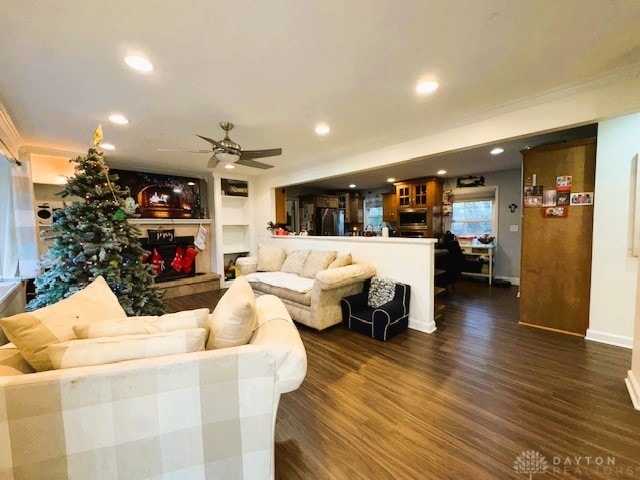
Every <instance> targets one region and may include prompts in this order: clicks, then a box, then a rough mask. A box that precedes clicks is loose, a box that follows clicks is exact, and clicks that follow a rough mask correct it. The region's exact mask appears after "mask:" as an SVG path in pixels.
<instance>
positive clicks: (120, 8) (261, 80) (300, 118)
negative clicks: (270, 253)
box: [0, 0, 640, 177]
mask: <svg viewBox="0 0 640 480" xmlns="http://www.w3.org/2000/svg"><path fill="white" fill-rule="evenodd" d="M638 24H640V2H638V1H637V0H611V1H607V2H604V1H600V0H563V1H561V2H543V1H540V0H520V1H517V2H514V1H513V0H483V1H481V2H480V1H477V0H457V1H455V2H446V1H439V0H438V1H436V0H396V1H383V0H349V1H344V0H323V1H315V0H313V1H293V0H288V1H285V0H274V1H270V2H256V1H242V0H240V1H224V2H223V1H213V0H191V1H189V2H179V1H175V0H135V1H131V0H109V1H102V2H98V1H94V0H90V1H87V0H64V1H60V2H37V4H36V3H34V2H27V1H23V2H18V1H14V2H4V3H3V6H2V12H1V15H0V100H1V101H2V102H3V103H4V105H5V107H6V108H7V110H8V112H9V114H10V115H11V117H12V119H13V121H14V123H15V125H16V127H17V128H18V130H19V131H20V133H21V134H22V137H23V139H24V141H25V143H26V144H27V145H30V146H36V147H47V148H57V149H61V150H65V151H85V150H86V149H87V147H88V146H89V144H90V141H91V132H92V131H93V129H94V128H95V125H96V124H98V123H102V124H103V127H104V131H105V141H108V142H110V143H113V144H115V145H116V146H117V150H116V151H115V152H108V153H107V155H106V157H107V159H108V161H109V163H110V164H112V165H115V166H136V167H137V168H146V169H151V170H160V171H163V170H164V171H172V172H184V173H200V174H202V173H204V172H206V164H207V162H208V159H209V155H207V154H191V155H190V154H176V153H160V152H157V150H156V149H157V148H178V149H187V150H197V149H202V148H207V144H206V143H205V142H204V141H202V140H200V139H198V138H197V137H195V136H194V135H193V133H199V134H202V135H205V136H209V137H212V138H215V139H220V138H221V137H222V131H221V130H220V129H219V128H218V126H217V124H218V122H219V121H221V120H229V121H233V122H234V123H235V124H236V129H235V130H234V131H233V132H232V135H231V138H232V139H233V140H235V141H236V142H238V143H240V144H241V145H242V146H243V147H244V148H245V149H261V148H274V147H282V148H283V150H284V153H283V155H282V156H280V157H273V158H269V159H265V161H266V162H267V163H272V164H273V165H275V166H276V168H275V169H273V170H271V171H274V170H275V171H277V170H282V169H287V168H292V167H294V166H295V165H296V164H301V163H308V162H310V161H328V160H333V159H336V158H340V156H344V155H347V154H353V153H354V152H359V151H361V152H364V151H370V150H372V149H374V148H377V147H380V146H383V145H385V144H390V143H397V142H400V141H402V140H404V139H408V138H415V137H416V136H418V135H421V134H422V133H423V132H429V131H433V130H435V129H442V128H446V126H447V125H451V124H453V123H460V122H463V121H464V120H465V119H467V118H471V117H477V116H478V115H480V114H482V113H483V112H484V113H487V112H491V111H494V110H496V109H500V108H501V107H503V106H505V105H508V104H509V103H511V102H514V101H516V100H522V99H525V98H531V99H535V98H536V97H537V96H539V95H541V94H543V93H548V92H552V91H556V90H558V89H561V88H565V87H570V86H575V85H579V84H581V83H584V82H587V81H592V80H593V79H594V78H599V77H601V76H604V75H606V74H608V73H609V72H612V71H614V70H616V69H620V68H623V67H625V66H629V65H634V64H639V63H640V28H638ZM128 53H143V54H145V55H147V56H148V57H149V58H150V59H151V61H152V62H153V63H154V64H155V66H156V70H155V71H154V72H153V73H152V74H148V75H143V74H139V73H136V72H134V71H132V70H130V69H128V67H126V66H125V65H124V63H123V61H122V59H123V57H124V56H125V54H128ZM424 77H434V78H437V79H438V81H439V82H440V84H441V87H440V89H439V90H438V91H437V92H435V94H433V95H432V96H430V97H427V98H417V97H416V95H415V94H414V93H413V89H414V86H415V83H416V81H417V80H419V79H421V78H424ZM532 101H534V100H532ZM113 112H120V113H123V114H125V115H126V116H127V117H128V118H129V119H130V120H131V123H130V125H128V126H125V127H119V126H116V125H112V124H109V123H108V120H107V116H108V115H109V114H111V113H113ZM319 121H326V122H328V123H329V124H330V125H331V128H332V131H331V134H330V135H329V136H327V137H326V138H319V137H317V136H316V135H315V134H314V132H313V128H314V126H315V124H316V123H317V122H319ZM399 160H403V159H399ZM404 160H409V159H404ZM444 168H447V167H446V166H444ZM476 170H477V171H488V170H487V169H486V168H484V167H482V168H480V167H479V168H477V169H476ZM236 172H238V173H245V174H260V173H262V172H263V171H261V170H260V171H259V170H256V169H249V168H247V167H241V168H238V169H237V170H236ZM394 176H397V177H402V176H407V175H403V174H394Z"/></svg>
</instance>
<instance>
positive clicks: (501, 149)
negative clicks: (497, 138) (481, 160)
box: [491, 147, 504, 155]
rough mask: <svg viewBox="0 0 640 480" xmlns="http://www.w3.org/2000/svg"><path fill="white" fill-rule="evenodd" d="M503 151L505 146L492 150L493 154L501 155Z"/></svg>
mask: <svg viewBox="0 0 640 480" xmlns="http://www.w3.org/2000/svg"><path fill="white" fill-rule="evenodd" d="M502 152H504V148H500V147H496V148H494V149H493V150H491V155H500V154H501V153H502Z"/></svg>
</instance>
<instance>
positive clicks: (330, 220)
mask: <svg viewBox="0 0 640 480" xmlns="http://www.w3.org/2000/svg"><path fill="white" fill-rule="evenodd" d="M315 226H316V231H315V234H316V235H322V236H331V235H344V210H338V209H337V208H318V209H317V210H316V225H315Z"/></svg>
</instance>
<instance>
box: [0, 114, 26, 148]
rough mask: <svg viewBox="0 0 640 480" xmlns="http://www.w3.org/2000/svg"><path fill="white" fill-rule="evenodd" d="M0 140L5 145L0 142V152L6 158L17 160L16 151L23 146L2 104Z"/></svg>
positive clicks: (18, 133)
mask: <svg viewBox="0 0 640 480" xmlns="http://www.w3.org/2000/svg"><path fill="white" fill-rule="evenodd" d="M0 139H2V142H4V143H5V144H6V146H5V145H3V144H2V142H0V152H2V153H3V154H4V155H5V156H6V157H8V158H13V159H14V160H17V159H18V155H19V153H18V151H19V150H20V147H22V144H23V141H22V137H21V136H20V132H18V129H17V128H16V126H15V125H14V124H13V120H11V117H10V116H9V113H8V112H7V109H6V108H5V107H4V105H3V104H2V102H0ZM7 150H8V151H7Z"/></svg>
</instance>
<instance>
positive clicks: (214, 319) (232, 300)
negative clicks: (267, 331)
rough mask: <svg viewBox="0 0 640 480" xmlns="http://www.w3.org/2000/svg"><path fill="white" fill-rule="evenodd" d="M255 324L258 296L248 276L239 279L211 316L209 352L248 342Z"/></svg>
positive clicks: (234, 282)
mask: <svg viewBox="0 0 640 480" xmlns="http://www.w3.org/2000/svg"><path fill="white" fill-rule="evenodd" d="M256 322H257V318H256V297H255V295H254V293H253V290H252V289H251V285H249V282H248V281H247V280H246V277H244V276H242V277H238V278H236V279H235V280H234V281H233V284H232V285H231V288H229V290H227V292H226V293H225V294H224V295H223V296H222V298H221V299H220V301H219V302H218V305H216V308H215V310H214V311H213V313H212V314H211V315H209V328H210V329H211V331H210V332H209V340H208V341H207V350H211V349H213V348H224V347H235V346H238V345H244V344H246V343H248V342H249V339H250V338H251V334H252V333H253V330H254V329H255V328H256Z"/></svg>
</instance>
